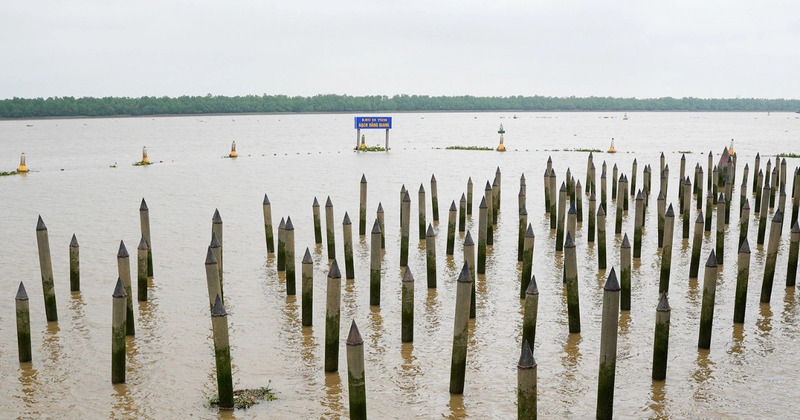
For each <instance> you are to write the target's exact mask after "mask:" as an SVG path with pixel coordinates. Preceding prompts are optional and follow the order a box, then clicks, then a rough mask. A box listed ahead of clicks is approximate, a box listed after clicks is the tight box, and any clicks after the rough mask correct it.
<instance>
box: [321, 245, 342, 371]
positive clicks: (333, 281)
mask: <svg viewBox="0 0 800 420" xmlns="http://www.w3.org/2000/svg"><path fill="white" fill-rule="evenodd" d="M341 295H342V274H341V272H340V271H339V264H338V263H337V262H336V259H334V260H333V264H331V269H330V271H329V272H328V288H327V300H326V305H325V372H336V371H337V370H339V316H340V312H339V309H340V305H341Z"/></svg>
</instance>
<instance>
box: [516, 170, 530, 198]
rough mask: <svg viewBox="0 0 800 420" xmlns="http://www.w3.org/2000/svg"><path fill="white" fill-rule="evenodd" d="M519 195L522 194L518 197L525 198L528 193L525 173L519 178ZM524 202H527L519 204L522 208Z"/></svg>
mask: <svg viewBox="0 0 800 420" xmlns="http://www.w3.org/2000/svg"><path fill="white" fill-rule="evenodd" d="M519 193H520V195H519V196H518V197H525V195H526V194H527V193H528V186H527V184H526V181H525V173H524V172H523V173H522V175H520V176H519ZM524 202H525V200H521V201H520V202H519V204H520V206H521V205H522V204H523V203H524Z"/></svg>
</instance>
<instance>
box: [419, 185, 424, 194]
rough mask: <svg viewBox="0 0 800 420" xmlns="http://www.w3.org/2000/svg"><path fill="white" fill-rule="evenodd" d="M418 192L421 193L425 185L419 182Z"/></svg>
mask: <svg viewBox="0 0 800 420" xmlns="http://www.w3.org/2000/svg"><path fill="white" fill-rule="evenodd" d="M419 192H421V193H424V192H425V186H424V185H422V184H419Z"/></svg>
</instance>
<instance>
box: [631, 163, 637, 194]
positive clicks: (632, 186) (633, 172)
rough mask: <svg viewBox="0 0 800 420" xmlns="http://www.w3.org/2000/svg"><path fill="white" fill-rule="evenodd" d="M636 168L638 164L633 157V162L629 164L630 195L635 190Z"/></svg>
mask: <svg viewBox="0 0 800 420" xmlns="http://www.w3.org/2000/svg"><path fill="white" fill-rule="evenodd" d="M637 170H638V164H637V163H636V158H633V164H632V165H631V195H633V194H634V191H636V172H637Z"/></svg>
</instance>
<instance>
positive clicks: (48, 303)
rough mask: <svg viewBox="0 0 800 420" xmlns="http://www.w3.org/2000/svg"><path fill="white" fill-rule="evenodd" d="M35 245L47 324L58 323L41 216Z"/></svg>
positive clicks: (47, 241)
mask: <svg viewBox="0 0 800 420" xmlns="http://www.w3.org/2000/svg"><path fill="white" fill-rule="evenodd" d="M36 244H37V245H38V248H39V269H40V270H41V273H42V291H43V292H44V293H43V294H44V309H45V314H46V317H47V322H56V321H58V309H57V308H56V291H55V287H54V284H53V283H54V282H53V263H52V261H51V259H50V239H49V237H48V235H47V226H45V224H44V221H43V220H42V216H39V221H38V222H37V223H36Z"/></svg>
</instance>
